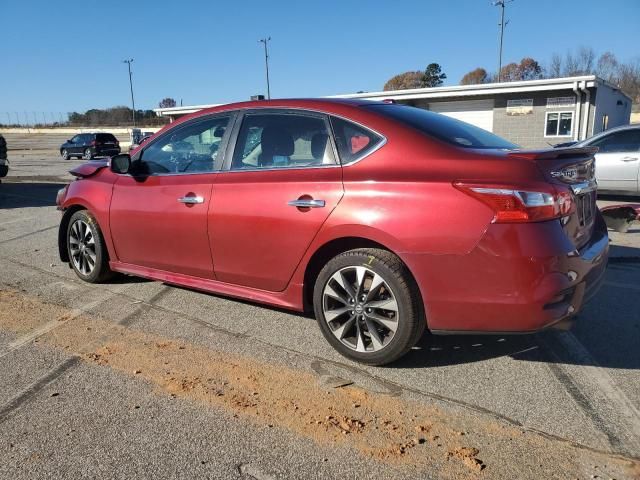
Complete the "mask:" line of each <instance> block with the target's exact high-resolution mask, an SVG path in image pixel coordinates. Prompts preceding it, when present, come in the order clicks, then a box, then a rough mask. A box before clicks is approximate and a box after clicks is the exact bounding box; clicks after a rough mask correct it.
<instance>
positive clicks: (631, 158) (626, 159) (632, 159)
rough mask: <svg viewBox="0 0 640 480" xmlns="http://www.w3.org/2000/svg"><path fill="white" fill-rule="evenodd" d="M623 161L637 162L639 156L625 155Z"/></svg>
mask: <svg viewBox="0 0 640 480" xmlns="http://www.w3.org/2000/svg"><path fill="white" fill-rule="evenodd" d="M621 160H622V161H623V162H637V161H638V157H623V158H621Z"/></svg>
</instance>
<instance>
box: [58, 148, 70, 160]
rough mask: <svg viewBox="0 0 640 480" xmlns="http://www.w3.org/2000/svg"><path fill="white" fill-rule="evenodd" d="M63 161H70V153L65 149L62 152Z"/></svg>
mask: <svg viewBox="0 0 640 480" xmlns="http://www.w3.org/2000/svg"><path fill="white" fill-rule="evenodd" d="M60 155H61V156H62V159H63V160H69V158H70V157H69V151H68V150H67V149H66V148H65V149H63V150H62V151H61V152H60Z"/></svg>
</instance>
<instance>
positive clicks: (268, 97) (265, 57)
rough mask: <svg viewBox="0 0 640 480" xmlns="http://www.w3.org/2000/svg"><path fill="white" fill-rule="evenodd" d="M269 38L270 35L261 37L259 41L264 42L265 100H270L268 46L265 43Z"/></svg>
mask: <svg viewBox="0 0 640 480" xmlns="http://www.w3.org/2000/svg"><path fill="white" fill-rule="evenodd" d="M270 40H271V37H267V38H261V39H260V40H258V42H259V43H262V44H264V65H265V67H266V69H267V100H271V86H270V85H269V48H268V46H267V43H268V42H269V41H270Z"/></svg>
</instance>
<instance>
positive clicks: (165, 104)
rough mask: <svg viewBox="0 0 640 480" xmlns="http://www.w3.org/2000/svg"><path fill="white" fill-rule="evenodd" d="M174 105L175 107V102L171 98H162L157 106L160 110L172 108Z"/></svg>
mask: <svg viewBox="0 0 640 480" xmlns="http://www.w3.org/2000/svg"><path fill="white" fill-rule="evenodd" d="M176 105H177V104H176V101H175V100H174V99H173V98H171V97H167V98H163V99H162V100H160V103H159V104H158V106H159V107H160V108H173V107H175V106H176Z"/></svg>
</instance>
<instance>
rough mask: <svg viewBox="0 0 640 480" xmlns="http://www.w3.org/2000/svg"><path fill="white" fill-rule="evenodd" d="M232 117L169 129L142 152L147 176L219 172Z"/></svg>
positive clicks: (141, 161) (140, 159) (142, 161)
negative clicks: (219, 156)
mask: <svg viewBox="0 0 640 480" xmlns="http://www.w3.org/2000/svg"><path fill="white" fill-rule="evenodd" d="M228 124H229V117H216V118H209V119H207V120H202V121H199V122H195V123H191V124H189V125H186V126H183V127H177V128H175V129H172V130H169V131H168V132H166V133H165V134H164V135H162V136H161V137H160V138H158V140H157V141H155V142H153V143H152V144H151V145H149V146H148V147H147V148H145V149H144V150H143V151H142V155H141V157H140V158H139V160H138V163H139V165H138V168H140V170H141V173H145V174H163V173H164V174H166V173H206V172H212V171H214V169H215V165H216V159H217V158H218V150H219V149H220V146H221V143H222V138H223V136H224V134H225V132H226V129H227V126H228Z"/></svg>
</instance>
